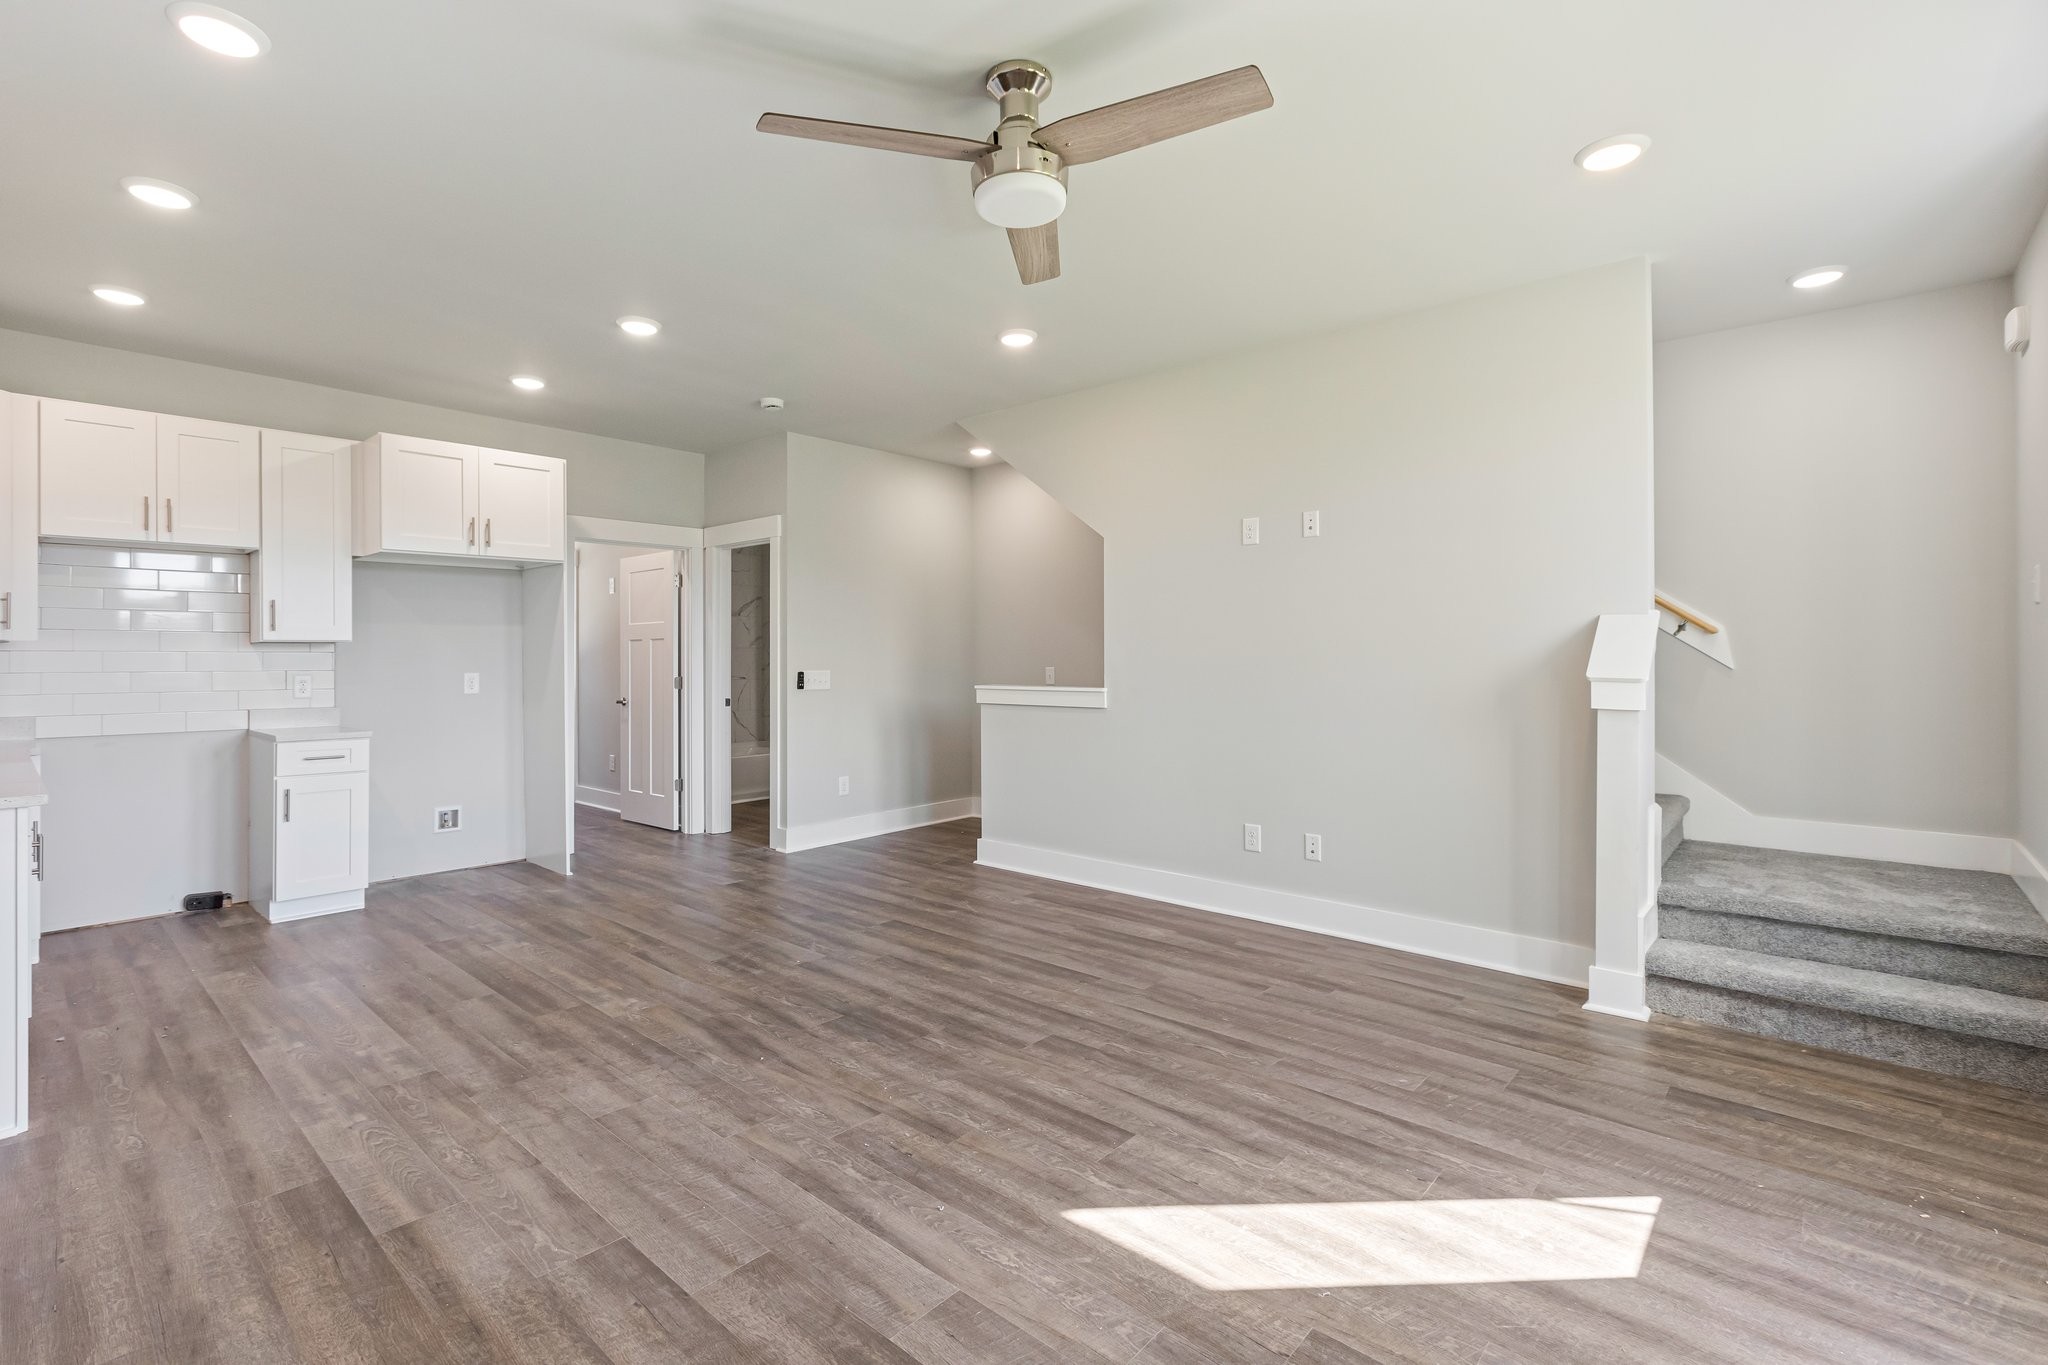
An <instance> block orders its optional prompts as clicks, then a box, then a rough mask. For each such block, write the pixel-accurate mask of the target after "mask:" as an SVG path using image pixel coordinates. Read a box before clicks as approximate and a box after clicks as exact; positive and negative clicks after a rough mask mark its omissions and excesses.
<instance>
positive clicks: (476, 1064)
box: [0, 807, 2048, 1365]
mask: <svg viewBox="0 0 2048 1365" xmlns="http://www.w3.org/2000/svg"><path fill="white" fill-rule="evenodd" d="M765 813H766V808H765V807H742V808H741V823H742V831H741V833H740V834H739V835H738V836H736V837H729V838H702V837H699V838H686V837H682V836H672V835H666V834H662V833H658V832H655V831H651V830H645V829H641V828H638V827H634V826H628V825H622V824H620V823H619V822H618V821H616V820H614V819H612V818H610V817H606V816H602V815H600V814H597V813H595V812H589V811H585V812H583V814H582V821H581V836H580V837H581V839H582V841H583V851H582V852H581V853H580V854H579V855H578V866H579V867H580V868H581V869H583V875H580V876H578V877H577V878H576V879H575V880H574V881H573V882H564V881H561V880H559V879H556V878H554V877H552V876H549V875H548V874H546V873H543V872H541V871H539V870H537V869H534V868H530V867H525V866H518V865H514V866H507V867H499V868H488V869H481V870H477V871H471V872H461V873H450V874H446V875H442V876H435V877H423V878H418V879H414V880H411V881H404V882H394V883H389V884H385V885H381V886H378V887H376V888H374V889H373V891H372V893H371V896H370V905H369V908H368V909H367V910H366V911H364V912H362V913H359V914H347V915H339V916H334V917H332V918H328V919H320V920H312V921H307V922H303V923H299V924H292V925H284V926H279V927H276V928H272V927H270V926H267V925H265V924H264V923H262V922H261V921H260V920H257V919H255V918H254V917H252V916H251V915H250V914H249V913H248V912H247V911H246V910H234V911H230V912H228V913H225V914H221V915H217V916H206V917H194V918H184V919H164V920H152V921H147V922H142V923H135V924H128V925H122V926H115V927H109V928H102V929H91V930H84V931H80V932H76V933H69V934H62V935H56V936H52V937H51V938H49V939H48V940H46V943H45V948H44V960H43V964H42V966H41V967H40V968H38V970H37V975H36V1003H37V1012H36V1017H35V1021H34V1026H35V1033H34V1044H33V1072H34V1078H33V1086H34V1090H33V1106H34V1108H33V1113H34V1127H33V1128H32V1129H31V1131H30V1132H29V1133H28V1134H27V1135H25V1136H23V1137H19V1138H15V1139H13V1140H10V1141H7V1142H4V1143H0V1275H4V1279H0V1334H4V1335H0V1359H4V1360H5V1361H7V1362H8V1363H9V1365H28V1363H29V1362H44V1361H65V1362H85V1361H92V1362H110V1363H112V1362H119V1365H141V1362H177V1363H178V1365H189V1363H190V1362H202V1361H205V1362H211V1361H219V1362H230V1363H231V1365H264V1363H265V1362H273V1361H277V1362H285V1361H300V1362H306V1363H307V1365H314V1363H315V1362H319V1363H322V1365H325V1363H327V1362H408V1363H410V1362H439V1361H459V1362H493V1363H495V1362H535V1363H536V1365H539V1363H541V1362H548V1363H552V1362H611V1365H653V1363H654V1362H676V1361H689V1362H719V1363H721V1365H737V1363H740V1362H778V1363H782V1365H824V1363H825V1362H831V1363H832V1365H842V1363H843V1362H856V1361H883V1362H895V1363H897V1365H904V1363H905V1362H924V1365H971V1363H976V1362H988V1363H989V1365H1053V1363H1055V1362H1058V1363H1060V1365H1074V1363H1083V1365H1085V1363H1086V1362H1098V1361H1116V1362H1124V1361H1132V1362H1143V1365H1187V1363H1190V1362H1227V1363H1228V1365H1270V1363H1271V1362H1279V1361H1291V1362H1294V1363H1295V1365H1360V1362H1394V1361H1403V1362H1411V1361H1412V1362H1442V1361H1452V1362H1478V1361H1531V1362H1533V1361H1543V1362H1550V1361H1556V1362H1602V1363H1603V1365H1604V1363H1605V1362H1615V1361H1626V1362H1641V1361H1685V1362H1694V1361H1770V1362H1782V1361H1854V1362H1860V1363H1866V1365H1867V1363H1868V1362H1888V1361H1911V1362H1916V1363H1921V1362H1938V1361H2034V1362H2038V1361H2040V1360H2041V1359H2043V1357H2044V1352H2048V1164H2044V1162H2048V1107H2044V1105H2043V1104H2042V1103H2041V1102H2040V1101H2038V1100H2035V1099H2030V1098H2028V1097H2026V1096H2023V1095H2020V1094H2016V1093H2010V1092H2006V1091H2002V1090H1998V1089H1996V1088H1993V1087H1989V1086H1984V1085H1976V1084H1971V1083H1967V1082H1961V1081H1952V1080H1946V1079H1943V1078H1939V1077H1935V1076H1930V1075H1923V1074H1920V1073H1915V1072H1910V1071H1905V1070H1900V1069H1897V1068H1893V1067H1888V1066H1884V1065H1881V1064H1877V1063H1871V1062H1864V1061H1860V1060H1857V1059H1853V1058H1847V1057H1840V1056H1833V1055H1826V1054H1819V1053H1813V1052H1806V1051H1802V1050H1800V1049H1798V1048H1796V1047H1792V1046H1789V1045H1785V1044H1781V1043H1776V1042H1772V1041H1767V1040H1762V1039H1755V1038H1749V1037H1745V1036H1742V1035H1738V1034H1733V1033H1724V1032H1720V1031H1717V1030H1714V1029H1710V1028H1705V1027H1701V1026H1696V1025H1690V1024H1683V1023H1670V1022H1663V1021H1657V1022H1653V1023H1651V1024H1649V1025H1647V1026H1642V1025H1636V1024H1631V1023H1628V1022H1626V1021H1622V1020H1616V1019H1609V1018H1603V1017H1600V1016H1595V1015H1590V1014H1587V1013H1585V1012H1584V1011H1582V1010H1581V1009H1580V1008H1579V1000H1580V997H1579V994H1578V993H1577V992H1575V991H1571V990H1567V989H1564V988H1562V987H1554V986H1548V985H1543V984H1540V983H1536V982H1531V981H1525V980H1521V979H1518V978H1515V977H1510V976H1504V975H1499V974H1496V973H1492V972H1486V971H1481V970H1477V969H1471V968H1463V967H1457V966H1453V965H1449V964H1446V963H1441V962H1436V961H1432V960H1428V959H1424V958H1418V957H1410V956H1404V955H1402V954H1399V953H1393V952H1386V951H1381V950H1378V949H1374V948H1370V947H1365V946H1361V945H1356V944H1349V943H1344V942H1339V941H1335V940H1331V939H1327V938H1319V937H1315V936H1313V935H1309V934H1303V933H1296V932H1292V931H1289V930H1285V929H1279V928H1274V927H1270V926H1266V925H1261V924H1255V923H1250V922H1246V921H1241V920H1235V919H1230V918H1226V917H1223V916H1218V915H1210V914H1203V913H1200V912H1197V911H1190V910H1181V909H1175V908H1171V907H1167V906H1161V905H1156V904H1152V903H1148V902H1144V901H1139V900H1133V899H1129V898H1126V897H1120V896H1114V895H1109V894H1106V893H1101V892H1093V891H1088V890H1083V889H1079V888H1073V887H1066V886H1061V885H1058V884H1054V883H1049V882H1041V881H1034V880H1031V879H1029V878H1024V877H1019V876H1014V875H1010V874H1006V873H1000V872H992V871H987V870H983V869H978V868H976V867H974V866H973V865H972V856H973V840H974V837H975V834H976V828H975V825H974V823H973V822H971V821H969V822H961V823H956V824H950V825H942V826H937V827H933V828H930V829H924V830H917V831H913V832H910V833H906V834H900V835H892V836H889V837H886V838H881V839H875V840H870V841H867V842H864V843H859V844H850V845H843V846H840V847H837V848H831V849H823V850H818V851H816V852H812V853H806V854H801V855H797V856H794V857H782V856H780V855H777V854H774V853H771V852H769V851H768V850H767V849H766V848H764V847H762V846H761V844H760V843H759V842H758V841H759V837H760V829H759V825H760V822H761V820H762V819H763V818H765ZM1571 1201H1592V1202H1571ZM1573 1276H1579V1277H1582V1278H1570V1277H1573Z"/></svg>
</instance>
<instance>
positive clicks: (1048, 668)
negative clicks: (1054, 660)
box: [1045, 664, 1053, 687]
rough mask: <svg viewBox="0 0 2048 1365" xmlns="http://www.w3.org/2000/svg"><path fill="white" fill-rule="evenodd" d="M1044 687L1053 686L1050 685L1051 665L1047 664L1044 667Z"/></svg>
mask: <svg viewBox="0 0 2048 1365" xmlns="http://www.w3.org/2000/svg"><path fill="white" fill-rule="evenodd" d="M1045 685H1046V686H1047V687H1051V686H1052V685H1053V683H1052V665H1051V664H1047V665H1046V666H1045Z"/></svg>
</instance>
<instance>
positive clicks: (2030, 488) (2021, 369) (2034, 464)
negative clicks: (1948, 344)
mask: <svg viewBox="0 0 2048 1365" xmlns="http://www.w3.org/2000/svg"><path fill="white" fill-rule="evenodd" d="M2011 301H2012V302H2017V303H2024V304H2027V305H2028V306H2029V307H2030V308H2031V309H2032V311H2033V321H2034V332H2035V338H2036V339H2035V341H2034V343H2033V345H2032V347H2031V348H2030V351H2029V353H2028V354H2027V355H2026V356H2023V357H2021V358H2020V359H2018V360H2008V361H2007V363H2008V364H2009V365H2011V366H2012V368H2013V373H2014V375H2015V388H2016V400H2017V401H2016V408H2015V411H2016V414H2017V432H2016V439H2015V442H2014V449H2015V451H2016V452H2017V460H2016V461H2015V472H2016V482H2017V487H2016V488H2015V490H2014V498H2013V511H2014V516H2013V521H2014V523H2015V526H2016V532H2015V533H2016V536H2017V544H2016V546H2015V552H2016V554H2017V556H2018V558H2017V567H2018V570H2019V572H2018V575H2017V577H2018V579H2019V587H2018V592H2017V601H2018V608H2017V610H2018V614H2019V620H2018V641H2017V655H2018V657H2017V659H2016V667H2017V675H2018V686H2017V693H2018V712H2019V713H2018V721H2017V727H2018V743H2017V745H2016V751H2017V761H2018V768H2019V773H2018V798H2017V805H2018V810H2017V812H2016V815H2015V828H2016V829H2017V831H2018V833H2019V836H2020V843H2021V844H2022V845H2024V846H2025V847H2026V849H2027V851H2028V852H2029V853H2030V854H2031V855H2032V856H2033V859H2034V861H2035V862H2037V863H2042V862H2044V861H2048V605H2043V603H2042V602H2041V601H2040V600H2039V599H2037V598H2036V597H2035V595H2034V575H2035V574H2036V573H2048V568H2043V567H2041V566H2043V565H2044V564H2048V216H2044V217H2043V218H2042V219H2041V223H2040V226H2038V227H2036V228H2035V229H2034V238H2033V240H2032V241H2031V242H2030V243H2029V244H2028V246H2027V251H2026V255H2025V256H2023V257H2022V258H2021V259H2020V265H2019V269H2018V271H2016V272H2015V273H2014V275H2013V299H2012V300H2011ZM2039 875H2040V874H2039V873H2038V872H2030V873H2029V876H2028V880H2029V881H2030V882H2031V885H2030V888H2029V889H2030V890H2032V891H2033V892H2034V893H2035V895H2036V897H2037V900H2036V903H2037V904H2040V905H2041V906H2042V908H2043V910H2044V911H2048V884H2043V883H2042V882H2041V881H2040V880H2039Z"/></svg>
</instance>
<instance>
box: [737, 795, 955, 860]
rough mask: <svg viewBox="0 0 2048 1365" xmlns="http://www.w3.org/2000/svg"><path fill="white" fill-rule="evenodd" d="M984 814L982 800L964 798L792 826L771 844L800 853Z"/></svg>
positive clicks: (777, 832) (776, 832) (776, 834)
mask: <svg viewBox="0 0 2048 1365" xmlns="http://www.w3.org/2000/svg"><path fill="white" fill-rule="evenodd" d="M979 814H981V798H980V797H978V796H963V797H960V798H959V799H958V800H954V801H934V802H932V803H931V804H930V805H926V806H905V807H903V808H902V809H900V810H878V811H872V812H870V813H869V814H866V815H849V816H847V817H846V818H845V819H844V820H823V821H820V822H819V823H817V824H815V825H791V826H790V827H789V828H787V829H779V830H777V831H775V837H774V838H773V839H771V840H770V842H771V843H772V844H773V845H774V846H775V847H776V848H778V849H781V850H782V851H783V852H784V853H801V852H803V851H804V850H805V849H807V848H824V847H826V846H828V845H830V844H844V843H851V842H852V841H853V840H855V839H872V838H874V837H875V836H876V835H877V834H894V833H896V832H897V831H898V830H904V829H919V828H921V827H923V826H925V825H943V824H945V823H946V822H947V821H948V820H965V819H967V818H968V817H970V816H975V815H979Z"/></svg>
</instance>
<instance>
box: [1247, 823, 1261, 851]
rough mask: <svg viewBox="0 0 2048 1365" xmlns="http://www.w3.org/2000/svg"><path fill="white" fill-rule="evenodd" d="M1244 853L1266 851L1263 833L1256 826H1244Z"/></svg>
mask: <svg viewBox="0 0 2048 1365" xmlns="http://www.w3.org/2000/svg"><path fill="white" fill-rule="evenodd" d="M1244 851H1245V852H1247V853H1264V852H1265V851H1266V834H1265V831H1264V830H1262V829H1260V828H1259V827H1258V826H1257V825H1246V826H1245V827H1244Z"/></svg>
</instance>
